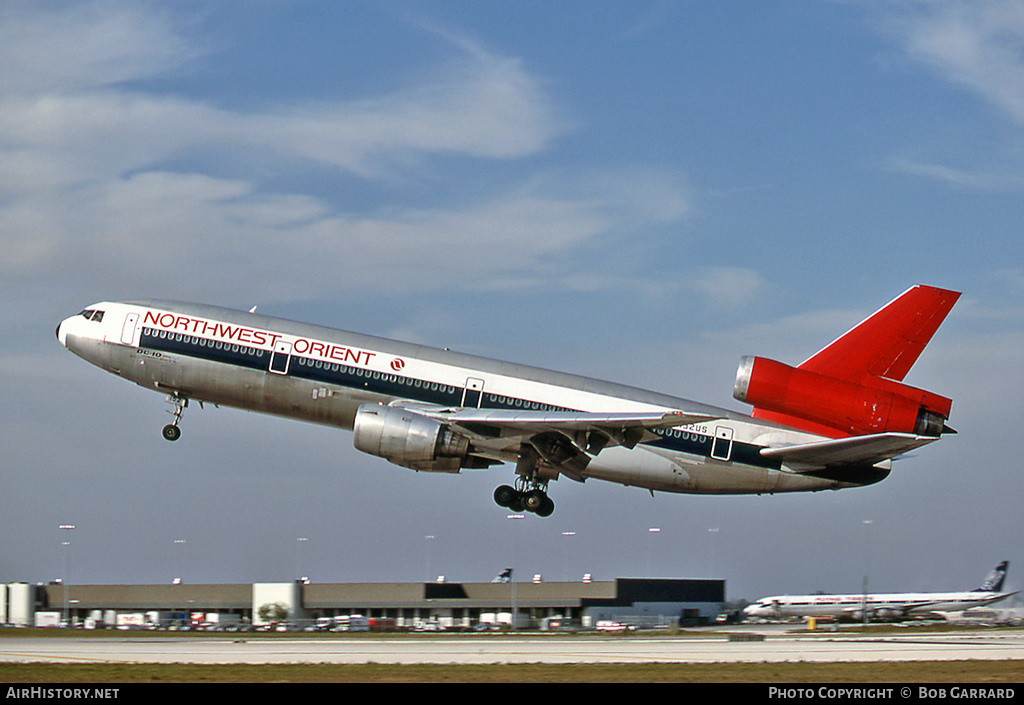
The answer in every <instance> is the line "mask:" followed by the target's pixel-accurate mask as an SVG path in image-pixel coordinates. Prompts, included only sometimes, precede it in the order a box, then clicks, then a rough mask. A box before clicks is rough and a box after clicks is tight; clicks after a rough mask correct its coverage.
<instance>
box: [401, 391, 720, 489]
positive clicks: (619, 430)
mask: <svg viewBox="0 0 1024 705" xmlns="http://www.w3.org/2000/svg"><path fill="white" fill-rule="evenodd" d="M393 405H399V406H402V407H403V408H406V409H408V410H409V411H413V412H415V413H417V414H421V415H423V416H426V417H427V418H430V419H433V420H435V421H438V422H439V423H444V424H447V425H449V426H452V427H455V428H457V429H458V430H459V431H460V432H462V433H464V434H466V435H467V436H469V438H470V439H471V440H472V442H473V445H474V447H476V448H483V449H489V450H491V452H492V453H493V454H494V455H495V456H496V457H499V458H500V459H503V460H513V459H514V460H517V461H519V462H524V458H526V462H536V461H538V460H539V461H543V462H546V463H547V464H549V465H552V466H555V467H557V468H559V469H560V470H561V471H562V472H564V473H565V474H566V475H567V476H569V477H571V478H573V479H579V474H580V472H581V471H582V470H583V469H584V468H585V467H586V465H587V463H588V462H589V461H590V458H592V457H593V456H595V455H597V454H598V453H600V452H601V451H602V450H603V449H605V448H607V447H609V446H616V445H620V446H625V447H627V448H633V447H634V446H636V444H637V443H641V442H644V441H651V440H656V439H657V438H658V436H657V435H656V434H654V433H653V432H654V431H656V430H660V429H667V428H674V427H676V426H685V425H687V424H692V423H697V422H700V421H710V420H712V419H716V418H721V417H720V416H715V415H712V414H707V413H701V412H684V411H667V412H666V411H653V412H621V413H615V412H612V413H605V412H584V411H518V410H511V409H465V408H447V407H438V406H432V405H420V404H415V403H409V402H395V403H394V404H393ZM534 451H535V452H536V454H537V456H536V457H530V456H532V453H533V452H534Z"/></svg>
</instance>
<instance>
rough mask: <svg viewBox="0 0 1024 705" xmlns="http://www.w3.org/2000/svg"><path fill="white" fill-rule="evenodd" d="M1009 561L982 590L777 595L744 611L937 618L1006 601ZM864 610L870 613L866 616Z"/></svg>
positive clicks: (849, 617)
mask: <svg viewBox="0 0 1024 705" xmlns="http://www.w3.org/2000/svg"><path fill="white" fill-rule="evenodd" d="M1009 565H1010V564H1009V561H1003V562H1002V563H1000V564H999V565H997V566H996V567H995V568H994V569H993V570H992V572H991V573H989V574H988V577H987V578H985V581H984V582H983V583H982V584H981V587H979V588H976V589H974V590H971V591H969V592H899V593H883V594H867V595H865V594H860V595H855V594H851V595H776V596H774V597H763V598H761V599H760V600H758V601H757V602H755V603H754V604H752V605H748V606H747V607H745V608H744V610H743V615H744V616H745V617H760V618H767V619H781V618H785V617H815V618H818V617H831V618H834V619H839V620H853V621H857V622H859V621H862V620H864V619H865V618H866V619H868V620H871V621H879V620H883V621H892V620H903V619H909V618H922V617H936V616H942V614H943V613H946V612H960V611H963V610H967V609H970V608H972V607H982V606H984V605H991V604H993V603H996V602H999V601H1000V600H1005V599H1006V598H1008V597H1011V596H1013V595H1016V594H1017V593H1016V592H1000V591H1001V590H1002V589H1003V581H1004V580H1005V579H1006V569H1007V568H1008V567H1009ZM865 610H866V611H867V614H865Z"/></svg>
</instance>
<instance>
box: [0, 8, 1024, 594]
mask: <svg viewBox="0 0 1024 705" xmlns="http://www.w3.org/2000/svg"><path fill="white" fill-rule="evenodd" d="M1022 46H1024V10H1022V9H1021V8H1020V5H1019V4H1018V3H1014V2H1000V1H995V0H992V1H984V2H953V1H951V0H950V1H945V0H936V1H934V2H912V1H907V2H886V3H883V2H871V1H869V0H864V1H859V0H849V1H845V2H844V1H836V2H825V1H821V2H790V3H756V2H730V3H719V2H714V3H713V2H667V1H652V2H587V3H579V2H563V3H551V2H545V3H540V2H515V3H499V2H453V1H445V2H429V1H428V2H403V1H401V0H390V1H386V2H356V1H353V2H344V3H331V2H300V1H294V2H286V1H282V2H244V3H243V2H217V3H199V2H179V3H171V4H168V3H155V2H153V3H150V2H27V1H26V2H19V1H14V2H7V3H4V4H3V5H2V6H0V293H2V296H3V300H4V301H5V303H6V304H7V305H6V306H4V307H3V308H2V310H0V326H2V328H0V330H2V335H0V390H2V393H3V396H4V399H5V401H6V403H5V404H4V405H3V409H2V410H0V446H2V447H3V448H4V453H3V461H2V467H3V476H4V478H5V485H6V488H5V490H4V492H3V493H2V494H0V530H2V531H3V532H4V535H5V536H8V537H14V538H13V539H12V540H8V541H5V542H4V550H3V551H2V552H0V579H2V580H5V581H6V580H30V581H44V580H48V579H51V578H53V577H55V576H56V575H57V574H58V573H59V572H60V571H61V570H62V569H61V565H62V563H61V561H62V554H61V553H60V547H59V546H60V542H61V540H62V539H63V538H65V537H62V536H60V535H59V533H60V532H59V531H58V530H57V528H56V527H57V526H58V525H59V524H64V523H74V524H75V525H76V526H77V527H79V528H77V529H76V530H75V536H74V541H73V546H74V548H73V553H72V561H71V563H72V568H71V570H72V573H71V579H72V580H74V581H85V582H162V581H165V580H169V579H170V578H171V577H173V576H172V574H173V575H177V574H179V573H184V576H183V577H184V578H185V579H187V580H190V581H192V582H198V581H210V582H239V581H250V580H287V579H290V578H291V577H293V573H294V571H295V564H296V562H297V561H299V562H301V563H303V565H302V567H301V571H302V572H303V573H304V574H308V575H310V577H311V578H312V579H314V580H317V581H342V580H420V579H423V578H424V577H425V575H427V574H434V575H436V574H438V573H444V574H446V575H447V576H448V577H449V579H452V580H489V579H490V578H491V577H492V576H493V575H494V574H495V573H496V572H497V571H498V570H500V569H501V568H503V567H504V565H505V564H506V563H509V562H510V561H511V560H512V558H511V557H510V553H511V551H512V550H513V549H512V548H511V547H512V546H513V545H515V546H517V547H518V548H517V549H516V551H517V552H519V553H520V556H519V557H518V559H517V563H518V564H519V567H520V572H521V573H523V574H529V575H532V574H533V573H543V574H545V575H547V576H549V577H554V578H561V577H562V575H563V573H565V574H569V575H570V577H578V575H579V574H582V572H590V573H592V574H594V575H595V577H598V578H611V577H615V576H623V575H638V574H643V573H645V572H647V571H648V565H651V564H653V565H655V566H657V567H656V568H650V571H651V572H654V573H656V574H660V575H669V576H679V577H703V576H707V575H711V574H714V575H715V576H716V577H724V578H726V580H727V581H728V585H729V593H730V596H731V597H745V598H747V599H756V598H757V597H760V596H762V595H763V594H768V593H777V592H783V591H813V590H828V591H844V590H857V589H859V588H860V585H861V578H862V573H863V571H864V569H865V563H867V564H868V567H869V569H870V571H871V573H872V576H873V577H872V584H873V585H875V586H876V587H878V588H879V589H893V590H903V589H908V590H909V589H947V588H948V589H955V588H960V587H973V586H974V585H975V584H976V583H977V582H978V581H979V580H980V579H981V577H982V576H983V574H984V572H985V571H987V570H988V569H989V568H991V567H992V566H993V565H994V564H995V563H996V562H997V561H999V560H1002V559H1009V560H1011V562H1014V561H1016V563H1015V564H1016V565H1019V564H1020V556H1019V551H1018V547H1019V545H1020V543H1021V540H1020V539H1021V529H1022V525H1021V519H1020V513H1019V510H1018V507H1019V500H1020V490H1019V488H1020V486H1021V485H1020V480H1019V472H1018V470H1019V467H1018V466H1019V460H1018V458H1017V454H1016V453H1015V449H1014V444H1013V438H1014V436H1015V435H1016V432H1017V427H1018V424H1019V419H1020V418H1022V416H1024V414H1022V411H1024V409H1022V407H1021V401H1020V397H1021V395H1020V391H1021V390H1022V387H1024V373H1022V371H1021V370H1022V369H1024V364H1022V363H1024V244H1022V239H1021V238H1020V237H1019V233H1018V228H1019V224H1020V223H1021V222H1022V218H1021V216H1022V210H1024V198H1022V196H1024V79H1022V78H1021V77H1022V76H1024V61H1022V58H1021V57H1022V56H1024V52H1022V51H1021V49H1022ZM917 283H927V284H933V285H936V286H942V287H946V288H952V289H956V290H959V291H963V292H964V297H963V298H962V300H961V301H960V303H959V304H958V305H957V307H956V308H954V310H953V313H952V314H951V316H950V318H949V320H948V321H947V323H946V324H945V326H944V327H943V328H942V329H941V330H940V332H939V334H938V335H937V336H936V339H935V341H934V343H933V344H932V346H931V347H930V348H929V349H928V350H927V351H926V353H925V355H924V356H923V357H922V359H921V361H920V362H919V363H918V366H917V367H916V368H915V370H914V371H912V373H911V375H910V377H909V378H908V382H910V383H911V384H915V385H917V386H921V387H924V388H927V389H932V390H934V391H936V392H939V393H942V394H946V395H949V396H951V397H952V398H953V399H954V407H953V416H952V418H951V420H950V424H951V425H952V426H953V427H954V428H957V429H958V430H959V431H960V434H959V435H958V436H956V437H955V438H951V439H944V440H943V441H942V442H941V443H939V444H937V445H935V446H932V447H929V448H926V449H924V450H922V451H920V452H919V453H918V454H917V455H916V456H915V457H913V458H909V459H906V460H904V461H902V462H901V463H899V464H898V465H897V467H896V470H894V472H893V474H892V476H890V478H889V479H888V480H886V481H885V482H883V483H881V484H880V485H877V486H874V487H870V488H864V489H861V490H849V491H845V492H840V493H834V494H827V495H808V496H792V497H746V498H721V497H687V496H672V495H658V496H656V497H653V498H652V497H651V496H649V495H648V494H646V493H644V492H642V491H640V490H635V489H625V488H620V487H615V486H610V485H605V486H601V485H598V484H596V483H588V484H586V485H582V486H581V485H577V484H574V483H556V484H557V486H555V487H553V490H552V495H553V497H554V499H555V501H556V504H557V506H558V509H557V510H556V513H555V515H554V516H553V517H551V518H550V519H548V520H547V521H540V520H539V519H537V518H536V517H530V521H524V522H508V521H507V520H506V519H505V518H504V514H505V513H504V512H503V511H502V510H500V509H498V508H497V507H496V506H495V505H493V504H492V503H491V500H490V493H491V491H492V490H493V488H494V486H496V485H498V484H501V483H503V482H506V481H508V479H509V478H510V477H511V468H505V469H493V470H491V471H488V472H485V473H471V474H467V475H465V476H459V477H454V478H452V477H438V476H430V475H425V474H415V473H411V472H408V471H405V470H403V469H400V468H397V467H392V466H390V465H388V464H387V463H385V462H384V461H380V460H377V459H374V458H370V457H367V456H363V455H361V454H359V453H358V452H357V451H355V450H354V449H353V448H352V445H351V435H350V434H348V433H345V432H340V431H336V430H332V429H323V428H317V427H309V426H303V425H300V424H296V423H293V422H288V421H280V420H275V419H266V418H260V417H257V416H255V415H252V414H246V413H243V412H238V411H231V410H226V409H205V410H199V409H191V408H190V409H189V411H188V412H187V414H186V417H185V420H184V430H185V434H184V437H183V439H182V441H179V442H178V443H176V444H174V445H171V444H168V443H165V442H164V441H162V440H161V439H160V437H159V428H160V426H161V425H163V423H165V421H164V419H165V418H166V417H165V416H164V404H163V402H162V400H161V399H160V398H159V397H158V396H157V395H154V394H152V393H147V392H145V391H144V390H141V389H139V388H135V387H132V386H129V385H126V384H124V383H122V382H119V381H118V380H115V379H114V378H113V377H111V376H110V375H106V374H104V373H102V372H101V371H99V370H96V369H93V368H90V367H89V366H88V365H86V364H85V363H83V362H81V361H80V360H77V359H75V358H74V357H73V356H71V355H69V354H68V353H67V352H66V351H64V350H63V349H61V348H60V346H59V345H58V344H57V343H56V341H55V340H54V337H53V329H54V327H55V326H56V324H57V322H58V321H59V320H60V319H61V318H63V317H65V316H67V315H69V314H72V313H74V312H76V311H78V310H80V309H81V308H83V307H84V306H85V305H87V304H90V303H92V302H95V301H100V300H110V299H114V300H120V299H128V298H143V297H145V298H149V297H163V298H175V299H184V300H196V301H203V302H209V303H217V304H221V305H227V306H232V307H237V308H246V309H248V308H250V307H252V306H253V305H258V306H259V307H260V310H261V312H265V313H268V314H271V315H281V316H285V317H290V318H297V319H302V320H309V321H313V322H317V323H323V324H327V325H333V326H336V327H340V328H345V329H352V330H358V331H361V332H370V333H374V334H380V335H387V336H392V337H400V338H403V339H411V340H416V341H420V342H424V343H428V344H432V345H438V346H448V347H452V348H454V349H459V350H464V351H467V352H473V353H478V354H484V355H489V356H493V357H499V358H503V359H510V360H514V361H518V362H525V363H530V364H535V365H540V366H544V367H550V368H554V369H560V370H566V371H572V372H580V373H583V374H588V375H591V376H595V377H600V378H604V379H612V380H615V381H623V382H627V383H631V384H636V385H640V386H644V387H648V388H652V389H657V390H659V391H665V392H668V393H673V394H677V395H680V396H683V397H687V398H695V399H699V400H702V401H706V402H709V403H713V404H717V405H720V406H727V407H729V408H736V409H742V408H743V407H742V405H740V404H738V403H737V402H734V401H732V399H731V391H732V389H731V388H732V382H733V376H734V374H735V368H736V365H737V364H738V362H739V358H740V356H742V355H747V354H760V355H766V356H771V357H775V358H777V359H781V360H784V361H787V362H790V363H797V362H800V361H801V360H803V359H804V358H806V357H808V356H809V355H810V354H812V353H813V352H814V351H816V350H817V349H819V348H820V347H822V346H823V345H824V344H826V343H827V342H829V341H830V340H832V339H834V338H835V337H837V336H838V335H839V334H841V333H842V332H843V331H845V330H846V329H848V328H849V327H850V326H852V325H853V324H854V323H856V322H857V321H858V320H860V319H861V318H863V317H864V316H865V315H867V314H868V313H870V312H871V311H873V310H874V309H876V308H878V307H879V306H881V305H882V304H884V303H885V302H887V301H889V300H890V299H892V298H894V297H895V296H897V295H898V294H899V293H900V292H902V291H903V290H905V289H906V288H908V287H910V286H912V285H914V284H917ZM867 520H869V521H871V522H872V523H871V524H869V525H865V524H864V523H863V522H864V521H867ZM510 525H511V526H510ZM651 527H658V528H661V529H662V530H661V531H660V532H657V533H651V532H649V531H648V529H649V528H651ZM865 527H869V528H865ZM711 529H716V531H710V530H711ZM513 531H515V532H517V533H518V536H517V537H516V540H515V542H513V541H512V532H513ZM564 531H574V532H575V536H573V537H572V539H571V541H572V546H571V547H567V546H566V545H565V543H566V541H567V539H565V538H563V537H562V532H564ZM300 536H301V537H303V538H307V539H309V540H308V541H304V542H302V543H301V546H302V552H301V555H300V554H299V552H297V550H296V546H297V545H298V542H297V541H296V539H297V538H298V537H300ZM426 536H434V537H435V538H433V539H429V540H428V539H426V538H425V537H426ZM652 537H654V538H652ZM176 540H184V541H185V544H175V543H174V541H176ZM428 542H429V543H430V546H429V550H428V546H427V543H428ZM175 546H177V547H178V548H177V549H176V550H175V549H174V548H173V547H175ZM181 546H185V548H181ZM638 556H643V557H644V561H643V562H641V561H640V560H639V558H638ZM1015 574H1016V571H1015V570H1014V569H1013V567H1012V566H1011V572H1010V581H1011V583H1014V584H1017V585H1019V582H1018V581H1019V577H1018V578H1014V575H1015ZM431 577H432V576H431Z"/></svg>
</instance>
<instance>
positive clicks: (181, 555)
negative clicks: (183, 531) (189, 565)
mask: <svg viewBox="0 0 1024 705" xmlns="http://www.w3.org/2000/svg"><path fill="white" fill-rule="evenodd" d="M174 545H175V546H176V547H177V549H176V550H175V553H177V554H178V574H177V575H176V576H175V577H174V580H172V581H171V584H179V583H182V582H184V579H183V576H184V575H185V539H174Z"/></svg>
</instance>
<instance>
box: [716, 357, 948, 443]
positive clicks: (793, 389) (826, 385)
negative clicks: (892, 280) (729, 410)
mask: <svg viewBox="0 0 1024 705" xmlns="http://www.w3.org/2000/svg"><path fill="white" fill-rule="evenodd" d="M733 396H734V397H735V398H736V399H739V400H740V401H742V402H746V403H747V404H753V405H754V407H755V414H754V415H755V416H758V417H761V418H768V419H773V420H778V421H781V422H782V423H786V424H788V425H790V426H795V427H798V428H802V429H805V430H813V431H819V432H820V431H821V429H820V428H816V426H819V427H825V428H826V429H833V430H834V431H836V432H838V433H834V434H832V435H844V434H845V435H864V434H871V433H885V432H887V431H891V432H897V433H914V434H917V435H922V436H939V435H941V434H942V433H944V432H950V431H951V429H949V428H947V427H946V425H945V421H946V419H947V418H948V417H949V412H950V409H951V408H952V404H953V402H952V400H950V399H947V398H945V397H942V396H939V395H938V394H933V393H932V392H926V391H924V390H921V389H915V388H914V387H910V386H908V385H905V384H902V383H900V382H894V381H892V380H890V379H885V378H883V377H878V376H875V375H871V374H865V375H864V377H863V378H862V379H861V380H859V381H856V382H854V381H849V380H843V379H837V378H835V377H829V376H827V375H823V374H819V373H817V372H811V371H809V370H803V369H800V368H798V367H790V366H789V365H786V364H784V363H781V362H776V361H775V360H770V359H767V358H763V357H744V358H743V359H742V361H741V362H740V366H739V369H738V370H737V372H736V386H735V389H734V390H733ZM757 412H762V413H757ZM763 412H768V413H763Z"/></svg>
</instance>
